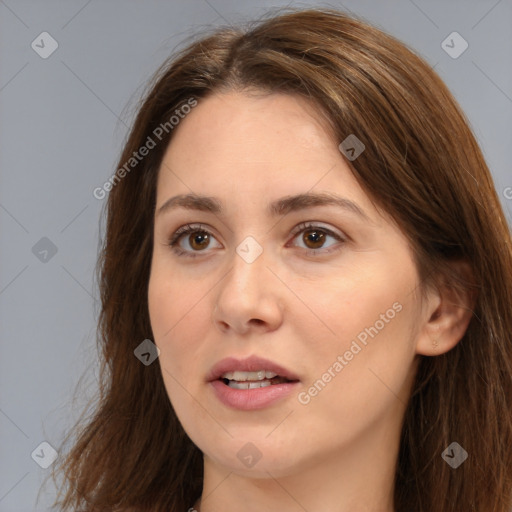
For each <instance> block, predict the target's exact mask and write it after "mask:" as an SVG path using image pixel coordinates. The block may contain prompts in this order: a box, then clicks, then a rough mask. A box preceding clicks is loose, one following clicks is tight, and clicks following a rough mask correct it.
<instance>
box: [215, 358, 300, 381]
mask: <svg viewBox="0 0 512 512" xmlns="http://www.w3.org/2000/svg"><path fill="white" fill-rule="evenodd" d="M258 370H268V371H271V372H274V373H277V375H279V376H280V377H285V378H286V379H288V380H299V378H298V377H297V376H296V375H295V374H294V373H293V372H291V371H290V370H287V369H286V368H284V367H283V366H281V365H279V364H277V363H274V362H272V361H269V360H268V359H264V358H262V357H258V356H256V355H252V356H249V357H247V358H245V359H237V358H236V357H226V358H225V359H222V360H220V361H219V362H217V363H216V364H215V365H214V366H213V368H212V369H211V370H210V372H209V374H208V376H207V380H208V382H211V381H214V380H217V379H219V378H220V377H221V376H222V375H224V373H226V372H234V371H240V372H256V371H258Z"/></svg>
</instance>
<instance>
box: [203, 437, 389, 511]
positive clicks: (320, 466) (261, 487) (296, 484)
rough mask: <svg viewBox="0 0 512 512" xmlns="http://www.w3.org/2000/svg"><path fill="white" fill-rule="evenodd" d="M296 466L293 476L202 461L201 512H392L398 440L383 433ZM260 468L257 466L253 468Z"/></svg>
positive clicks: (210, 460) (291, 474)
mask: <svg viewBox="0 0 512 512" xmlns="http://www.w3.org/2000/svg"><path fill="white" fill-rule="evenodd" d="M375 434H376V433H375V431H374V432H373V433H372V439H371V440H370V439H368V438H361V439H360V440H358V441H354V442H352V443H350V446H348V447H346V446H344V447H340V448H339V449H337V450H332V451H331V452H330V453H323V454H319V455H317V456H316V458H315V459H314V460H307V461H304V462H301V463H299V464H297V463H295V464H294V465H293V472H292V471H291V470H290V471H288V472H287V473H286V474H276V472H274V473H273V471H272V469H269V470H266V471H264V473H263V474H261V475H258V478H255V477H254V476H247V475H241V474H239V473H235V472H234V471H233V470H231V469H230V468H225V467H222V466H219V465H218V464H217V463H216V462H215V461H213V460H212V459H210V458H209V457H207V456H205V457H204V481H203V493H202V496H203V497H204V499H200V500H198V501H197V502H196V504H195V505H194V508H195V509H196V510H197V511H198V512H218V511H220V510H222V511H223V512H235V511H238V510H244V512H261V510H286V511H289V512H304V511H305V510H307V511H310V512H314V511H318V510H321V511H322V512H394V505H393V489H394V476H395V468H396V458H397V454H398V448H399V439H398V438H397V436H396V435H394V436H393V435H390V433H389V432H387V431H383V432H380V433H377V435H375ZM255 467H256V466H255Z"/></svg>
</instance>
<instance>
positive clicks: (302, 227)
mask: <svg viewBox="0 0 512 512" xmlns="http://www.w3.org/2000/svg"><path fill="white" fill-rule="evenodd" d="M306 230H311V231H320V232H323V233H324V234H326V235H328V236H332V237H333V238H335V239H336V240H337V241H338V242H342V245H343V243H344V242H346V241H347V240H346V239H345V238H343V237H341V236H340V235H338V234H337V233H334V232H333V231H331V230H330V229H327V228H324V227H322V226H318V225H316V224H312V223H309V222H302V223H301V224H299V225H298V226H297V227H295V228H294V229H293V231H292V235H293V238H296V237H297V235H298V234H300V233H301V232H302V231H306ZM192 233H206V234H208V235H209V236H213V235H212V234H211V232H210V231H208V230H207V229H204V228H203V227H202V225H199V226H197V225H196V226H193V225H190V224H186V225H185V226H182V227H181V228H179V229H177V230H176V231H175V233H174V234H173V235H172V236H171V237H170V240H169V241H168V245H169V246H170V247H171V248H172V250H173V251H174V252H175V253H176V254H178V256H185V257H189V258H197V257H198V256H201V253H202V252H204V251H193V252H191V251H188V250H183V249H181V248H180V247H179V246H178V243H179V241H180V240H181V238H182V237H184V236H185V235H189V234H192ZM341 248H342V247H335V248H332V249H331V248H328V249H327V250H325V249H324V250H322V249H303V250H305V251H307V252H308V253H313V254H316V253H319V252H322V253H324V254H327V253H331V252H333V251H338V250H340V249H341Z"/></svg>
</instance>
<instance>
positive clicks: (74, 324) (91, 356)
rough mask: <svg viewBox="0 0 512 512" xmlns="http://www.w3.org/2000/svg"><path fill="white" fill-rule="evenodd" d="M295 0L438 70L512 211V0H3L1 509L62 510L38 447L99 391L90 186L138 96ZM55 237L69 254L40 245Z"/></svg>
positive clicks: (97, 204)
mask: <svg viewBox="0 0 512 512" xmlns="http://www.w3.org/2000/svg"><path fill="white" fill-rule="evenodd" d="M287 4H290V5H294V6H299V7H300V6H306V5H324V6H326V5H331V6H335V7H339V8H341V9H344V10H347V11H353V12H354V13H356V14H358V15H362V16H363V17H364V18H366V19H367V20H368V21H370V22H371V23H373V24H375V25H377V26H378V27H380V28H382V29H384V30H386V31H388V32H390V33H391V34H393V35H394V36H396V37H398V38H399V39H401V40H402V41H404V42H405V43H407V44H409V45H410V46H411V47H412V48H414V49H415V50H416V51H417V52H419V53H420V54H421V55H422V56H423V57H424V58H425V59H426V60H427V61H428V62H429V63H430V64H431V65H433V66H435V69H436V71H437V72H438V73H439V74H440V75H441V77H442V78H443V79H444V80H445V82H446V83H447V85H448V86H449V87H450V89H451V90H452V91H453V93H454V94H455V96H456V98H457V99H458V101H459V102H460V104H461V106H462V108H463V110H464V111H465V113H466V114H467V116H468V118H469V120H470V122H471V125H472V128H473V130H474V132H475V135H476V137H477V139H478V141H479V143H480V144H481V147H482V149H483V151H484V154H485V157H486V159H487V162H488V164H489V166H490V168H491V170H492V173H493V176H494V179H495V184H496V189H497V191H498V193H499V195H500V197H501V200H502V204H503V207H504V208H505V211H506V214H507V217H508V219H509V221H510V219H511V218H512V215H511V211H512V188H508V187H511V186H512V173H511V172H510V162H511V160H512V151H511V147H512V144H511V142H512V140H511V139H512V135H511V133H512V67H511V66H510V63H511V54H512V27H511V22H512V0H501V1H496V0H489V1H486V0H479V1H475V0H473V1H468V0H459V1H446V0H438V1H427V0H415V1H413V0H393V1H392V0H387V1H380V0H374V1H370V0H367V1H362V0H345V1H344V2H343V3H341V2H333V3H331V4H327V3H325V2H324V3H319V2H309V3H307V2H301V3H298V2H297V3H294V2H277V1H273V2H271V1H249V0H244V1H235V0H231V1H230V0H208V1H207V0H192V1H185V0H179V1H175V2H171V1H155V0H153V1H144V2H142V1H120V0H110V1H103V2H102V1H100V0H90V1H87V0H82V1H66V2H64V1H40V0H39V1H35V0H34V1H23V0H4V1H2V0H0V38H1V44H0V108H1V117H0V170H1V187H0V225H1V228H0V229H1V231H0V232H1V234H2V243H1V245H0V262H1V266H0V315H1V317H0V329H1V331H0V342H1V349H0V350H1V358H0V390H1V393H0V432H1V443H0V511H30V510H48V509H49V503H50V502H51V498H52V496H53V493H54V490H53V487H52V485H51V480H50V483H49V484H48V486H47V489H46V491H44V492H42V493H41V496H40V501H39V504H38V505H37V507H36V503H35V499H36V495H37V493H38V491H39V488H40V484H41V482H42V481H43V478H44V477H45V476H46V475H47V474H48V472H49V471H50V469H43V468H41V467H39V465H37V464H36V462H34V460H33V459H32V458H31V453H32V452H33V450H34V449H36V448H37V447H38V446H39V444H40V443H41V442H43V441H46V442H48V443H49V444H50V445H52V446H55V447H57V446H58V445H59V443H60V441H61V439H62V436H63V434H64V433H65V432H66V431H67V429H68V428H69V427H70V426H71V424H72V423H73V421H74V420H75V419H76V418H77V415H78V414H79V412H80V411H81V408H82V407H83V405H84V403H85V400H86V398H87V397H89V396H91V395H92V394H94V390H95V377H96V375H97V367H96V363H95V357H96V355H95V318H96V314H97V311H98V302H97V297H98V293H97V289H96V284H95V279H94V273H93V270H94V265H95V261H96V255H97V249H98V243H99V237H100V227H99V218H100V214H101V211H102V207H103V205H104V202H105V200H97V199H95V198H94V197H93V195H92V191H93V190H94V188H95V187H98V186H101V185H102V184H103V183H104V182H105V180H106V179H107V178H108V177H109V176H110V175H111V174H112V173H113V172H114V171H115V165H116V161H117V158H118V154H119V151H120V149H121V145H122V141H123V138H124V136H125V134H126V131H127V127H128V126H129V125H130V122H131V120H132V119H133V109H132V110H130V109H127V108H126V107H127V105H128V104H130V103H129V102H130V101H132V102H133V101H134V100H136V99H137V98H138V94H140V92H141V86H143V85H144V83H145V81H146V80H147V79H148V78H149V76H150V74H151V73H152V72H153V71H154V70H155V69H156V68H157V66H158V65H159V64H160V63H161V62H162V61H163V60H164V59H165V57H166V56H167V55H168V54H170V53H171V52H172V51H173V50H174V49H175V47H176V45H178V44H179V43H180V42H182V41H183V40H184V39H185V38H187V37H189V36H190V35H192V34H193V33H195V32H197V31H198V30H202V29H204V28H207V27H211V26H217V25H222V24H227V23H235V22H237V21H243V20H245V19H248V18H252V17H255V16H256V17H257V16H259V15H261V14H263V13H264V12H265V11H267V10H268V9H269V8H271V7H276V6H285V5H287ZM44 31H47V32H49V33H50V34H51V36H52V37H53V38H54V39H55V40H56V41H57V42H58V45H59V46H58V49H57V50H56V51H55V52H54V53H53V54H52V55H51V56H50V57H48V58H47V59H43V58H41V57H40V56H39V55H38V54H37V53H36V52H35V51H34V50H33V49H32V47H31V43H32V41H34V40H36V38H37V37H38V36H39V34H41V32H44ZM453 31H457V32H459V33H460V34H461V36H462V37H463V38H464V39H465V40H466V41H467V42H468V44H469V47H468V49H467V50H466V51H465V52H464V53H463V54H462V55H460V57H458V58H456V59H454V58H452V57H450V56H449V55H448V54H447V53H446V52H445V51H444V50H443V48H442V47H441V42H442V41H443V40H444V39H445V38H446V37H447V36H448V35H449V34H450V33H451V32H453ZM37 41H40V39H37V40H36V42H37ZM131 104H132V105H133V103H131ZM507 191H508V192H507ZM43 237H46V238H48V239H49V240H51V242H52V243H53V244H54V245H55V247H56V248H57V252H56V254H55V255H53V256H52V253H51V252H50V253H48V254H47V255H45V254H44V253H42V252H40V253H39V254H38V250H34V251H33V249H32V248H33V247H34V246H35V245H36V244H37V243H38V242H39V241H40V239H41V238H43ZM45 243H47V242H39V244H43V245H42V246H40V245H38V246H36V249H37V248H39V251H42V250H43V249H44V244H45ZM41 247H42V248H41ZM34 252H35V253H36V254H34ZM41 258H43V260H44V258H46V261H41ZM80 376H84V380H83V381H82V382H81V387H80V388H79V389H80V392H79V395H77V399H76V402H75V405H73V404H72V403H71V400H72V397H73V392H74V390H75V387H76V385H77V383H78V379H79V377H80ZM38 453H39V454H40V455H41V452H40V451H39V452H38ZM42 453H44V454H45V455H44V457H43V456H41V460H43V459H44V458H45V457H48V450H46V452H45V451H44V449H43V452H42Z"/></svg>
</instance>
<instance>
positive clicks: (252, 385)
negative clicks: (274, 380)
mask: <svg viewBox="0 0 512 512" xmlns="http://www.w3.org/2000/svg"><path fill="white" fill-rule="evenodd" d="M271 385H272V384H271V383H270V381H269V380H262V381H260V382H237V381H236V380H230V381H229V383H228V386H229V387H230V388H234V389H256V388H264V387H267V386H271Z"/></svg>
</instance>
